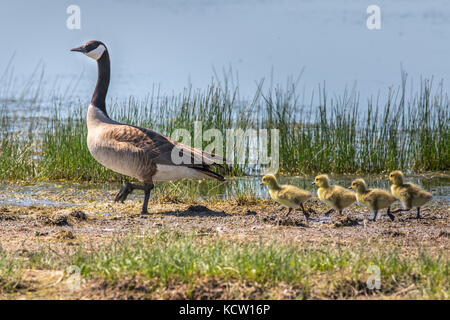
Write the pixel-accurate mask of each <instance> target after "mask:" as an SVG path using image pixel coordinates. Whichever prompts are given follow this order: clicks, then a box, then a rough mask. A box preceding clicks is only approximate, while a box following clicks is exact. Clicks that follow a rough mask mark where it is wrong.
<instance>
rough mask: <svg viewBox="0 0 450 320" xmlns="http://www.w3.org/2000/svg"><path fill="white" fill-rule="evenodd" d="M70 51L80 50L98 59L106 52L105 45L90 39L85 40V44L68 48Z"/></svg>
mask: <svg viewBox="0 0 450 320" xmlns="http://www.w3.org/2000/svg"><path fill="white" fill-rule="evenodd" d="M70 51H75V52H81V53H84V54H85V55H87V56H88V57H89V58H92V59H94V60H99V59H100V58H101V57H102V56H103V54H104V53H105V52H107V49H106V46H105V44H104V43H103V42H101V41H97V40H92V41H88V42H86V44H84V45H82V46H80V47H77V48H73V49H70Z"/></svg>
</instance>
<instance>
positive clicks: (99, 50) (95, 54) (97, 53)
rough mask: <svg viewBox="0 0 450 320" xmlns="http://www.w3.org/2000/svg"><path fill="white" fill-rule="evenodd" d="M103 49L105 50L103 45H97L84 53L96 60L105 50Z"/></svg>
mask: <svg viewBox="0 0 450 320" xmlns="http://www.w3.org/2000/svg"><path fill="white" fill-rule="evenodd" d="M105 50H106V48H105V46H103V45H99V46H98V47H97V48H95V49H94V50H92V51H89V52H86V55H87V56H88V57H90V58H92V59H94V60H98V59H100V57H101V56H102V54H103V52H105Z"/></svg>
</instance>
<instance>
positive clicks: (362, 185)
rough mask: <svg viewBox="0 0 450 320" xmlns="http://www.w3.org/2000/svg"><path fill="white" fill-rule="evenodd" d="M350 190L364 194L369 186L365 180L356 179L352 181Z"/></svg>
mask: <svg viewBox="0 0 450 320" xmlns="http://www.w3.org/2000/svg"><path fill="white" fill-rule="evenodd" d="M350 189H354V190H357V191H359V192H364V191H366V189H367V185H366V182H365V181H364V179H356V180H353V181H352V186H351V187H350Z"/></svg>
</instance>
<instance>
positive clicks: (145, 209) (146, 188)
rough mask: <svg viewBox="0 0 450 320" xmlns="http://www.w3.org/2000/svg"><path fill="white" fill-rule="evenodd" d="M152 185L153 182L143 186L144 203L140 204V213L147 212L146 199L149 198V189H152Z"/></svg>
mask: <svg viewBox="0 0 450 320" xmlns="http://www.w3.org/2000/svg"><path fill="white" fill-rule="evenodd" d="M153 187H154V185H153V184H146V185H145V186H144V203H143V204H142V210H141V214H148V199H150V191H152V189H153Z"/></svg>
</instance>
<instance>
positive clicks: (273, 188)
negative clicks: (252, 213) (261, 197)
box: [262, 174, 311, 219]
mask: <svg viewBox="0 0 450 320" xmlns="http://www.w3.org/2000/svg"><path fill="white" fill-rule="evenodd" d="M262 183H263V184H265V185H267V186H268V187H269V194H270V196H271V197H272V199H273V200H274V201H276V202H278V203H279V204H281V205H283V206H285V207H287V208H289V209H288V212H287V214H286V216H288V215H289V214H290V213H291V211H292V209H297V208H301V209H302V211H303V214H304V215H305V217H306V219H308V218H309V214H308V213H307V212H306V210H305V208H304V206H303V202H305V201H306V200H308V199H310V198H311V192H309V191H306V190H302V189H299V188H297V187H295V186H291V185H281V186H280V185H278V183H277V179H276V178H275V176H274V175H273V174H266V175H265V176H263V178H262Z"/></svg>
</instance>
